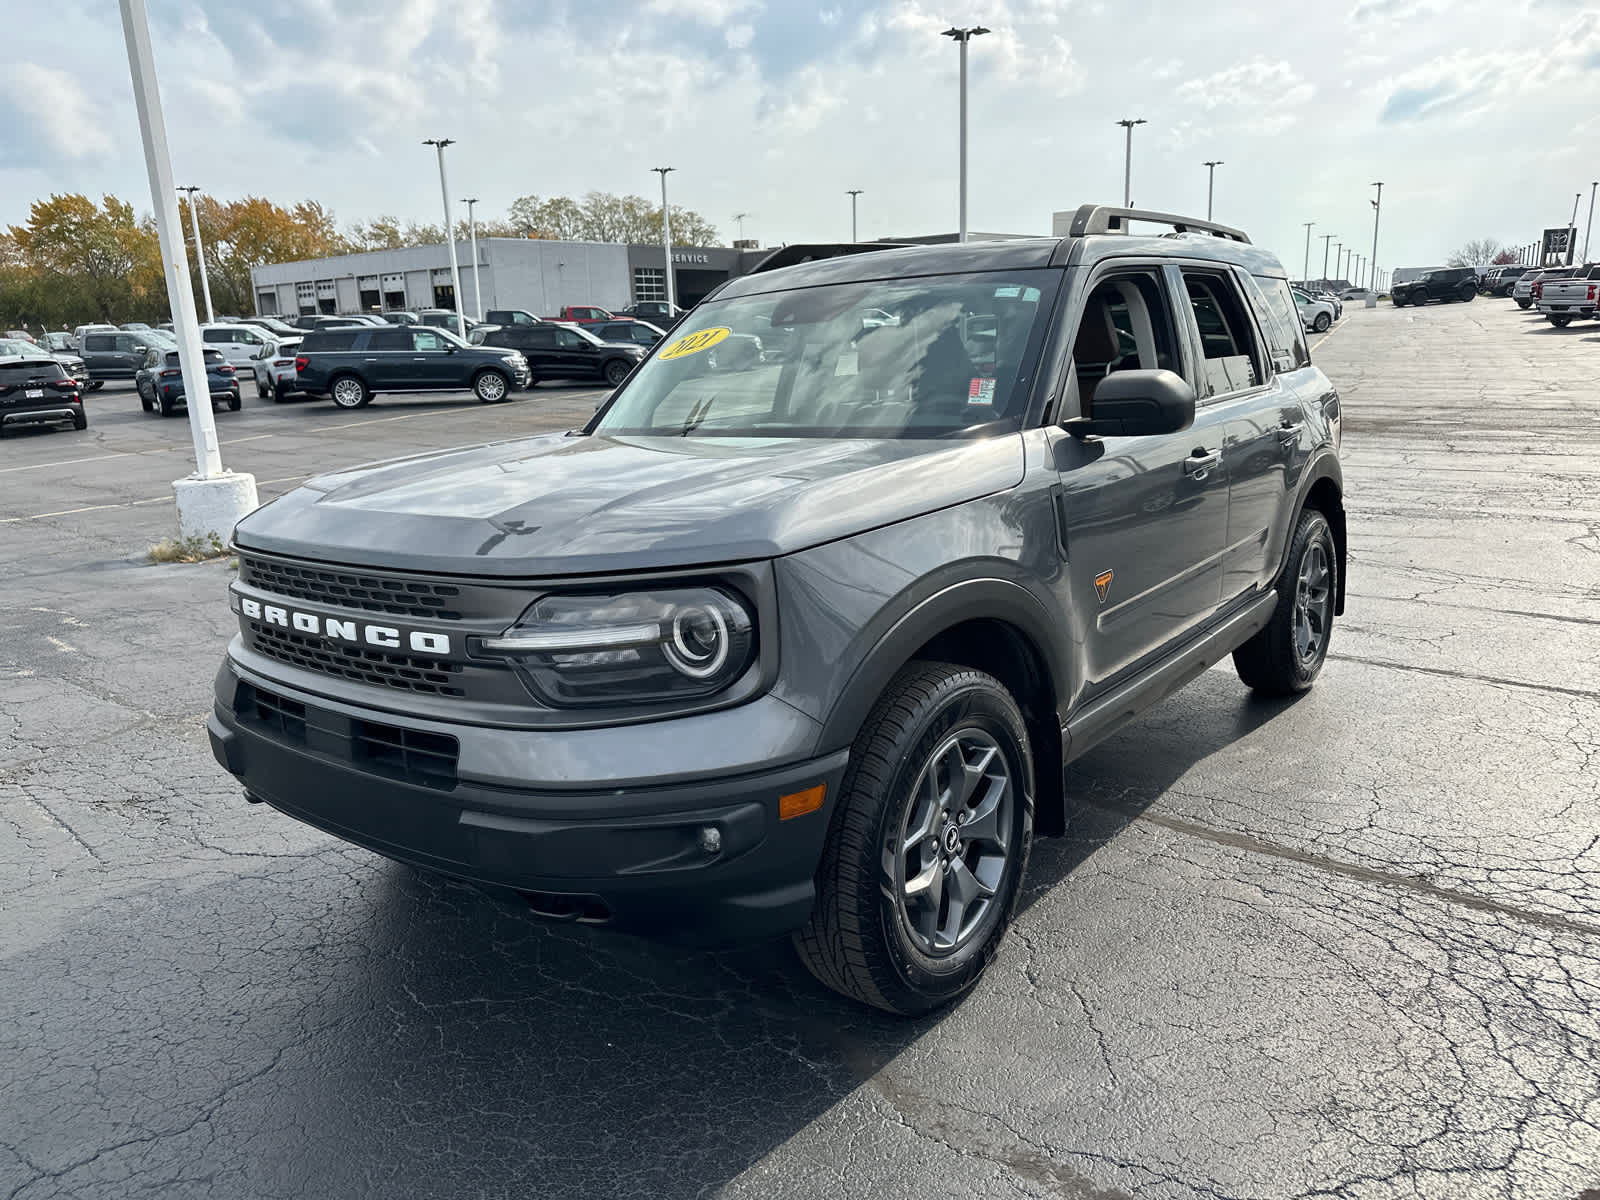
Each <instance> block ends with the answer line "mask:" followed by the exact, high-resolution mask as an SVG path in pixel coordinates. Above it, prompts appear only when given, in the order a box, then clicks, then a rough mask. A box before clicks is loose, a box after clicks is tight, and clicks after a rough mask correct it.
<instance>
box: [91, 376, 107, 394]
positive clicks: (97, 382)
mask: <svg viewBox="0 0 1600 1200" xmlns="http://www.w3.org/2000/svg"><path fill="white" fill-rule="evenodd" d="M105 385H106V381H105V380H104V379H91V380H89V390H90V391H91V392H98V391H99V390H100V389H101V388H103V387H105Z"/></svg>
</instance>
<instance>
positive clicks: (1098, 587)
mask: <svg viewBox="0 0 1600 1200" xmlns="http://www.w3.org/2000/svg"><path fill="white" fill-rule="evenodd" d="M1115 575H1116V572H1115V571H1101V572H1100V574H1098V575H1096V576H1095V577H1094V594H1095V595H1096V596H1098V597H1100V603H1101V604H1104V603H1105V602H1106V593H1107V592H1109V591H1110V590H1111V580H1112V578H1113V577H1114V576H1115Z"/></svg>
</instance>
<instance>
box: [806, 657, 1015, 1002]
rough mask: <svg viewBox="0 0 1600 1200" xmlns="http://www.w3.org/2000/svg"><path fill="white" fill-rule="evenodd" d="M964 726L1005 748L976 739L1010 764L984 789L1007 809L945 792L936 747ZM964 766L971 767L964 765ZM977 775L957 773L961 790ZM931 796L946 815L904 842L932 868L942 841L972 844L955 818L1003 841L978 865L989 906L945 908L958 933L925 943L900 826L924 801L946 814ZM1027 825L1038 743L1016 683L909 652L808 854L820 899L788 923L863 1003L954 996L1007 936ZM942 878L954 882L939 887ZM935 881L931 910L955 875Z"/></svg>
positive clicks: (945, 755) (950, 774) (818, 970)
mask: <svg viewBox="0 0 1600 1200" xmlns="http://www.w3.org/2000/svg"><path fill="white" fill-rule="evenodd" d="M964 739H972V741H974V742H976V743H978V744H979V745H980V746H982V745H987V746H990V747H993V748H994V750H996V751H997V752H998V755H999V756H1000V757H996V755H995V754H993V753H987V752H984V753H985V754H986V756H985V757H983V759H982V761H983V762H985V763H988V764H991V765H993V766H995V767H1003V769H1004V771H1005V772H1006V778H1007V780H1008V781H1009V783H1008V787H1009V792H1008V793H1007V792H1005V790H1004V789H1002V790H1001V791H999V792H997V791H996V790H995V789H996V787H997V785H996V784H995V783H994V782H993V777H992V776H989V775H984V776H983V780H984V783H983V786H984V788H985V789H986V791H985V795H986V796H988V797H990V798H994V797H996V796H998V795H1002V794H1009V796H1010V799H1009V802H1008V806H1007V807H1005V809H1004V815H1003V816H1002V815H1001V809H1000V804H1001V802H1000V801H999V800H998V799H995V800H994V804H995V807H994V809H993V814H994V817H993V820H992V821H988V822H980V821H979V820H978V819H977V817H976V816H975V815H974V816H971V817H969V816H968V815H967V814H968V812H969V811H971V812H973V813H976V812H977V811H978V810H977V809H976V808H974V809H971V810H969V809H968V808H967V807H966V805H967V801H966V800H965V799H958V800H952V799H950V798H949V797H951V796H953V795H954V794H955V791H956V784H955V782H954V780H955V779H956V778H957V776H956V772H955V771H954V770H953V769H950V770H945V771H944V773H943V774H941V773H940V772H941V769H942V768H941V766H940V764H941V763H946V762H948V761H949V752H948V751H947V750H946V749H945V748H947V747H949V746H951V745H954V746H955V747H956V749H955V753H956V754H957V755H963V756H964V755H965V754H966V753H967V752H968V750H967V748H966V746H967V743H965V742H964ZM962 761H965V762H968V763H969V764H970V763H971V762H972V761H973V760H970V759H965V758H963V760H962ZM930 770H931V771H932V774H931V775H930V774H929V772H930ZM963 778H965V779H968V780H970V779H971V775H970V772H968V773H965V774H964V775H963ZM941 779H946V780H950V781H952V782H951V783H950V785H949V788H948V790H941V789H940V788H939V787H938V786H937V784H938V781H939V780H941ZM930 781H931V782H930ZM919 785H925V786H919ZM973 786H974V785H972V784H971V783H970V782H969V783H968V784H966V785H965V788H966V789H967V790H965V791H963V796H965V795H967V794H968V792H969V791H970V790H971V789H972V788H973ZM930 789H931V790H930ZM986 803H987V801H986ZM929 805H932V806H942V810H941V811H942V812H954V813H955V816H954V817H953V818H950V819H948V820H945V821H944V823H943V824H941V825H939V826H938V830H937V832H935V833H933V835H932V836H931V837H929V838H928V841H927V844H926V847H925V848H924V844H923V842H922V841H921V839H920V838H917V837H915V836H913V840H912V843H911V847H912V850H911V852H912V853H913V854H916V855H921V854H924V853H925V852H926V853H932V854H933V866H932V867H930V868H928V869H939V867H938V863H939V862H940V861H941V859H942V857H943V854H944V851H945V850H946V849H947V848H948V847H949V843H950V841H951V840H954V841H955V842H956V843H957V846H958V849H957V851H956V853H955V857H956V858H961V857H962V856H963V855H966V854H970V853H974V852H975V848H976V847H977V846H978V843H979V841H980V840H982V838H983V835H982V834H976V833H974V834H971V835H970V836H971V837H972V839H973V840H972V841H971V842H963V841H962V838H963V836H964V835H963V834H962V832H961V831H962V830H963V829H966V830H968V831H971V830H975V829H977V828H978V826H979V824H980V823H982V824H984V825H985V828H986V829H993V830H995V831H997V837H999V838H1001V839H1003V840H1004V843H1005V845H1004V852H1003V857H1002V860H1001V863H1000V865H999V866H995V865H994V864H992V863H991V864H990V865H989V868H988V870H987V872H986V873H987V875H988V878H989V882H987V883H985V887H989V886H990V884H992V886H993V890H992V892H991V893H990V894H989V895H988V896H987V897H985V898H983V899H982V903H983V904H984V905H985V907H984V908H982V909H981V910H980V911H979V913H978V915H976V916H975V917H974V918H973V919H972V924H971V927H970V929H969V930H963V928H962V919H961V917H959V916H956V917H952V918H951V919H952V920H953V921H954V923H955V926H956V929H957V932H958V934H959V935H960V936H957V937H955V938H952V939H951V942H950V945H949V947H948V948H947V949H937V950H935V951H934V952H930V950H929V947H928V946H927V945H926V944H922V943H919V940H918V939H919V938H926V936H927V934H926V931H924V932H923V933H918V932H917V931H916V930H914V929H913V928H912V926H911V924H910V917H909V915H908V910H907V900H906V897H908V896H910V895H911V889H910V888H909V887H907V886H906V884H907V883H908V881H909V875H910V872H909V870H908V869H907V868H906V843H905V840H904V839H905V838H906V836H907V830H908V829H910V828H911V824H912V821H913V818H914V816H915V815H916V814H919V813H922V812H926V813H927V814H928V816H929V818H930V824H929V825H928V829H929V830H930V831H932V830H933V829H934V826H933V824H932V823H931V822H932V821H934V820H939V819H941V817H940V816H937V815H936V814H935V808H932V807H928V806H929ZM919 827H920V822H919ZM952 830H954V833H953V834H952ZM1032 837H1033V753H1032V748H1031V746H1030V744H1029V741H1028V732H1027V726H1026V724H1025V723H1024V721H1023V717H1022V713H1021V711H1020V710H1019V709H1018V707H1017V703H1016V701H1015V700H1014V699H1013V698H1012V696H1011V693H1010V692H1008V691H1007V690H1006V688H1005V686H1004V685H1003V684H1001V683H1000V681H999V680H997V679H995V678H994V677H992V676H990V675H987V674H985V673H984V672H982V671H978V670H974V669H972V668H970V667H961V666H954V665H952V664H949V663H935V662H920V661H919V662H911V663H908V664H907V665H906V666H905V667H904V668H902V670H901V671H900V672H899V674H897V675H896V676H895V677H894V679H893V680H892V681H891V682H890V683H889V685H888V687H887V688H885V689H884V692H883V695H882V696H881V697H879V699H878V702H877V704H876V705H875V706H874V707H873V709H872V712H871V713H870V714H869V715H868V717H867V719H866V721H865V722H864V723H863V724H862V726H861V730H860V732H859V733H858V734H857V735H856V739H855V742H854V744H853V745H852V747H851V751H850V765H849V768H848V769H847V770H846V772H845V776H844V780H843V783H842V785H841V787H840V791H839V796H838V799H837V801H836V802H835V804H834V806H833V812H832V817H831V823H830V828H829V833H828V840H827V843H826V845H825V846H824V848H823V852H822V858H821V861H820V862H819V864H818V866H817V874H816V885H817V898H816V902H815V904H814V905H813V908H812V912H811V917H810V919H809V921H808V922H807V923H806V925H805V927H804V928H802V929H801V930H800V931H799V932H797V933H796V934H795V935H794V944H795V948H796V949H797V950H798V952H799V955H800V958H801V960H802V961H803V962H804V963H805V964H806V966H807V968H808V969H809V970H810V971H811V972H812V974H814V975H815V976H816V977H817V978H818V979H819V980H821V981H822V982H823V983H824V984H826V985H827V986H828V987H830V988H833V989H834V990H835V991H838V992H841V993H843V994H844V995H846V996H850V997H852V998H853V999H856V1000H859V1001H860V1002H862V1003H863V1004H869V1005H872V1006H873V1007H875V1008H881V1009H884V1010H886V1011H888V1012H893V1013H900V1014H905V1015H912V1014H916V1013H923V1012H928V1011H930V1010H932V1009H934V1008H938V1007H940V1006H941V1005H945V1004H949V1003H951V1002H952V1001H954V1000H956V999H958V998H959V997H961V996H962V995H964V994H965V993H966V992H967V991H968V990H969V989H970V988H971V987H972V986H973V985H974V984H976V983H977V981H978V978H979V977H980V976H981V975H982V974H983V971H984V968H985V967H987V966H988V964H989V961H990V959H991V958H993V957H994V953H995V951H996V949H997V948H998V946H999V944H1000V941H1001V939H1002V938H1003V937H1004V935H1005V931H1006V928H1007V926H1008V925H1009V924H1010V921H1011V916H1012V913H1013V911H1014V909H1015V907H1016V901H1017V894H1018V891H1019V889H1020V886H1021V881H1022V875H1023V872H1024V870H1025V869H1026V867H1027V859H1028V851H1029V849H1030V846H1031V843H1032ZM985 844H986V845H988V844H990V843H987V842H985ZM963 861H964V862H965V861H966V860H963ZM952 863H953V860H952ZM980 869H982V864H981V863H980ZM897 872H898V873H897ZM968 874H971V872H968ZM954 877H955V876H954V875H951V874H942V875H941V879H944V880H949V879H953V878H954ZM945 886H949V887H950V888H951V891H950V892H948V893H946V892H944V887H945ZM963 886H965V885H963ZM940 892H941V895H942V896H944V897H945V899H943V900H940V901H935V902H934V904H933V905H932V913H931V915H932V916H933V917H934V920H935V923H937V922H938V921H940V920H942V919H943V918H944V915H945V914H946V913H947V911H948V910H947V909H945V908H943V907H941V905H943V904H947V903H948V904H950V905H952V906H953V903H954V899H953V897H954V896H955V895H956V892H957V888H956V885H955V884H954V883H948V884H941V888H940ZM963 911H965V909H964V910H963Z"/></svg>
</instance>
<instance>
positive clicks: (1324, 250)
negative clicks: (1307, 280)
mask: <svg viewBox="0 0 1600 1200" xmlns="http://www.w3.org/2000/svg"><path fill="white" fill-rule="evenodd" d="M1336 236H1338V235H1337V234H1332V233H1325V234H1323V235H1322V282H1323V283H1327V282H1328V243H1330V242H1331V241H1333V239H1334V238H1335V237H1336Z"/></svg>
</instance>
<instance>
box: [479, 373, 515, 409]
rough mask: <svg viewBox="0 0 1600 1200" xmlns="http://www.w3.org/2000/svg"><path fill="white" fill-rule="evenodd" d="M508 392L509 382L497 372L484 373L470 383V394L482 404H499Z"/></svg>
mask: <svg viewBox="0 0 1600 1200" xmlns="http://www.w3.org/2000/svg"><path fill="white" fill-rule="evenodd" d="M510 390H511V381H510V380H508V379H507V378H506V377H505V376H504V375H502V374H500V372H499V371H484V372H482V373H481V374H479V376H478V377H477V378H476V379H474V380H473V381H472V394H473V395H474V396H476V397H477V398H478V400H479V402H480V403H483V404H499V403H500V402H501V401H502V400H504V399H505V398H506V393H508V392H509V391H510Z"/></svg>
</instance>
